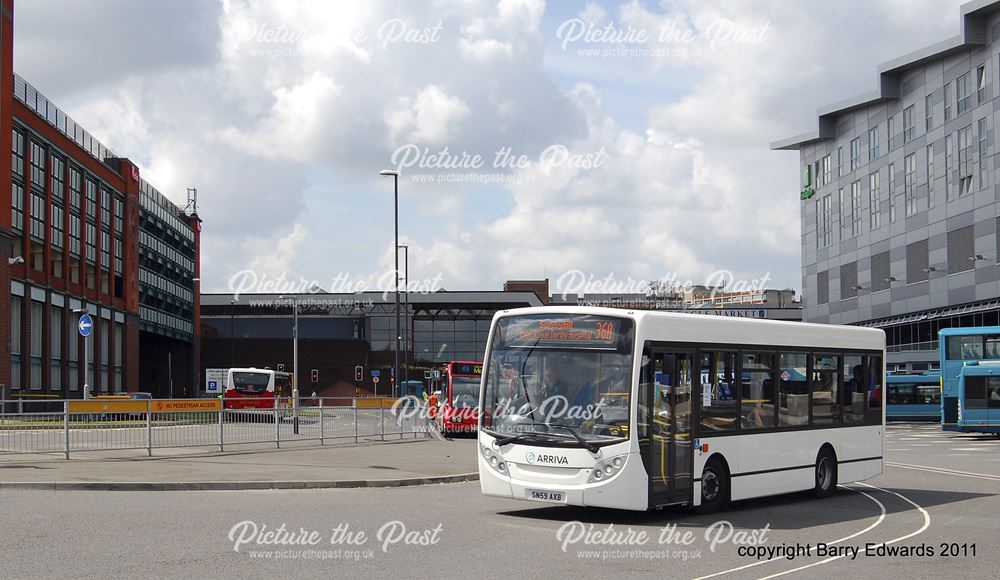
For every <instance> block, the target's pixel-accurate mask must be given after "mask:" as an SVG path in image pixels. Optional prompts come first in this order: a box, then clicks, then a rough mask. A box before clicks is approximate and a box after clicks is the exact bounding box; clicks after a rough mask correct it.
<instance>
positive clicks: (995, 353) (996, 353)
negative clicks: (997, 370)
mask: <svg viewBox="0 0 1000 580" xmlns="http://www.w3.org/2000/svg"><path fill="white" fill-rule="evenodd" d="M986 358H990V359H1000V336H997V335H992V336H987V337H986Z"/></svg>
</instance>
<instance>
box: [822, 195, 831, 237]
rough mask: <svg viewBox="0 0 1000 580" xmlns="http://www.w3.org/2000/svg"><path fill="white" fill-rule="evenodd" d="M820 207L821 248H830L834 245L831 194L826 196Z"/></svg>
mask: <svg viewBox="0 0 1000 580" xmlns="http://www.w3.org/2000/svg"><path fill="white" fill-rule="evenodd" d="M821 203H822V205H820V212H821V213H820V225H821V228H820V239H822V244H821V245H820V247H821V248H828V247H830V244H832V243H833V241H832V238H833V198H832V197H831V196H830V194H827V195H824V196H823V199H822V201H821Z"/></svg>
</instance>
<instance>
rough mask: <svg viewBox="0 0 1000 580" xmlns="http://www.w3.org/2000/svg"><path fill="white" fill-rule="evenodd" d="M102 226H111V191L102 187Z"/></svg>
mask: <svg viewBox="0 0 1000 580" xmlns="http://www.w3.org/2000/svg"><path fill="white" fill-rule="evenodd" d="M101 227H105V228H110V227H111V192H110V191H108V190H107V189H106V188H103V187H102V188H101Z"/></svg>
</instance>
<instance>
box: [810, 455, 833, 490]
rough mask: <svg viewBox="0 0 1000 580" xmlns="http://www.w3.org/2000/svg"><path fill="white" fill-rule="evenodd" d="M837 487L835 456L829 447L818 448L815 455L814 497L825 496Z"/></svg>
mask: <svg viewBox="0 0 1000 580" xmlns="http://www.w3.org/2000/svg"><path fill="white" fill-rule="evenodd" d="M835 487H837V458H836V457H835V456H834V455H833V452H832V451H830V449H829V448H827V447H824V448H823V449H820V451H819V455H818V456H816V486H815V488H814V489H813V493H815V494H816V497H827V496H829V495H830V494H831V493H833V488H835Z"/></svg>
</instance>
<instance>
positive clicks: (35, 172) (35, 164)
mask: <svg viewBox="0 0 1000 580" xmlns="http://www.w3.org/2000/svg"><path fill="white" fill-rule="evenodd" d="M31 185H32V186H34V187H37V188H38V189H40V190H42V191H45V148H44V147H42V146H41V145H39V144H38V143H35V142H32V143H31Z"/></svg>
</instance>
